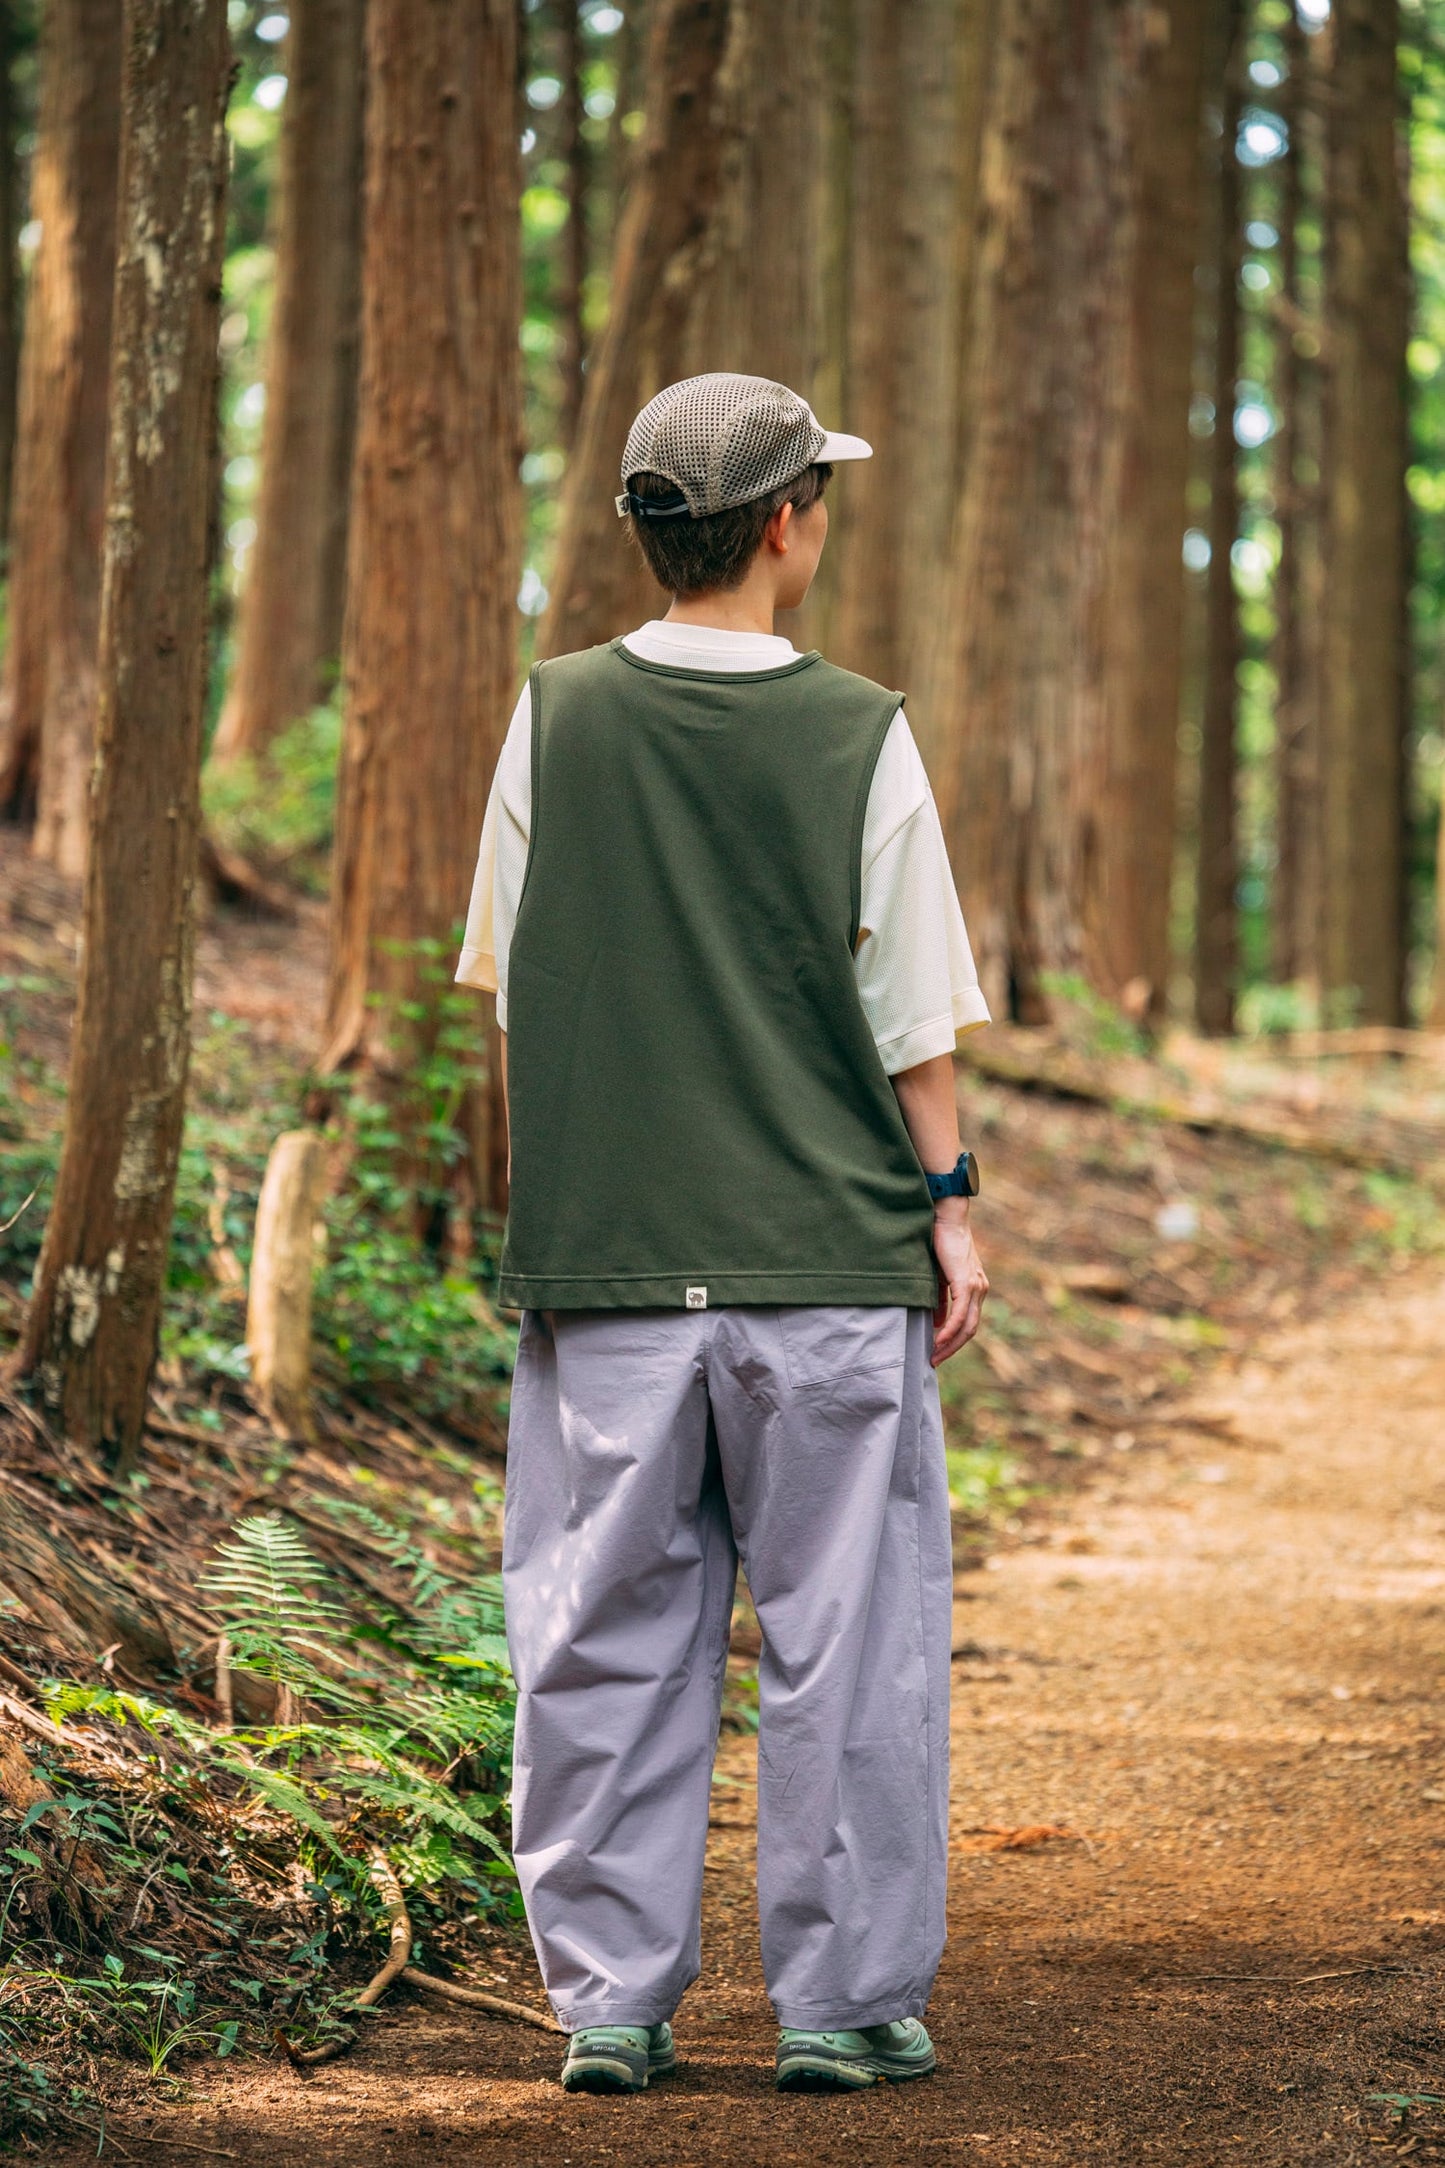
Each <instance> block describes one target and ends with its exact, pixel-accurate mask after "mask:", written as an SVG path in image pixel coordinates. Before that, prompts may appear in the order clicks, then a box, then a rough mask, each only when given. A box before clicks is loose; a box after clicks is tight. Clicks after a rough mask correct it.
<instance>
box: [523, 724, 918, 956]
mask: <svg viewBox="0 0 1445 2168" xmlns="http://www.w3.org/2000/svg"><path fill="white" fill-rule="evenodd" d="M904 697H905V696H904V695H903V694H902V693H889V695H888V698H889V699H890V700H891V701H892V702H893V705H892V707H891V708H890V709H889V710H888V713H887V714H886V715H885V716H884V718H883V721H882V722H881V723H880V724H879V726H878V728H877V730H875V732H874V734H873V743H872V744H871V746H870V747H869V749H868V758H867V759H866V760H865V761H864V763H863V775H862V779H861V780H860V782H859V785H858V802H857V804H856V805H855V806H854V808H853V838H852V850H851V857H850V860H849V867H848V881H849V895H850V897H851V904H852V909H851V917H850V921H849V926H848V948H849V952H850V953H851V954H852V955H855V956H856V955H857V953H858V931H859V927H860V925H861V923H862V918H863V830H864V828H865V826H866V825H867V821H868V798H869V794H870V792H871V791H872V789H873V776H874V773H875V771H876V769H877V766H878V762H879V759H880V757H881V755H882V752H883V747H884V744H885V742H886V740H887V737H888V733H889V731H890V730H891V729H892V728H893V725H894V723H895V722H896V721H897V720H898V717H899V716H900V715H901V714H902V713H903V702H904ZM536 728H537V711H536V708H535V707H534V708H533V710H532V729H533V731H534V733H535V731H536ZM535 742H536V740H535V737H534V739H533V743H534V744H535ZM536 829H537V817H536V801H535V799H534V800H533V810H532V832H533V834H534V835H535V833H536Z"/></svg>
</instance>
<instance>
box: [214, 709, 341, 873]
mask: <svg viewBox="0 0 1445 2168" xmlns="http://www.w3.org/2000/svg"><path fill="white" fill-rule="evenodd" d="M340 752H341V699H340V693H339V691H338V692H337V693H335V694H333V696H332V698H331V699H330V700H328V701H326V702H325V703H324V704H323V705H322V706H320V707H316V708H313V709H312V711H311V713H310V714H309V715H303V716H301V717H300V718H299V720H298V721H296V722H294V723H292V724H291V725H290V727H289V728H288V729H286V730H283V731H282V732H281V734H280V736H279V737H277V738H276V739H275V740H274V742H273V743H272V744H271V745H270V746H269V747H268V749H267V751H266V753H265V754H264V755H262V756H256V755H253V754H249V753H247V754H243V755H241V757H240V758H239V759H237V760H234V761H231V762H228V763H227V764H226V765H225V766H221V765H219V764H218V763H217V762H215V761H208V762H207V764H206V766H205V768H204V770H203V771H202V778H201V798H202V804H203V807H204V810H205V815H206V819H207V822H208V823H209V826H210V829H211V833H212V834H213V835H214V836H216V837H217V838H218V840H219V841H220V842H222V843H224V844H227V845H229V846H230V848H231V849H233V850H237V851H239V852H240V853H241V854H242V856H243V857H246V858H248V859H250V860H251V861H252V862H253V863H254V864H256V865H259V866H261V867H262V868H264V869H265V871H267V872H268V873H271V874H275V875H280V876H283V877H284V878H285V879H286V880H288V881H292V882H295V883H296V884H297V885H298V886H299V887H301V888H304V889H305V890H307V891H308V893H310V894H311V895H316V896H319V895H323V894H324V893H325V889H326V882H327V876H328V872H329V858H330V851H331V841H332V836H333V834H334V831H335V826H336V765H337V760H338V758H339V756H340Z"/></svg>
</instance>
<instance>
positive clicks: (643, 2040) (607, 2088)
mask: <svg viewBox="0 0 1445 2168" xmlns="http://www.w3.org/2000/svg"><path fill="white" fill-rule="evenodd" d="M676 2066H677V2051H676V2049H675V2048H674V2047H673V2044H672V2027H671V2026H670V2025H588V2026H586V2027H585V2028H584V2030H583V2031H581V2032H574V2033H573V2035H572V2037H571V2039H570V2040H569V2041H568V2042H567V2054H566V2058H565V2060H564V2061H563V2064H562V2083H563V2085H564V2086H565V2087H566V2089H567V2091H568V2092H569V2093H641V2092H645V2091H646V2089H647V2082H648V2080H649V2078H665V2077H667V2076H668V2074H669V2073H670V2072H671V2071H672V2070H674V2069H675V2068H676Z"/></svg>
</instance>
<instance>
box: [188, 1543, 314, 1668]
mask: <svg viewBox="0 0 1445 2168" xmlns="http://www.w3.org/2000/svg"><path fill="white" fill-rule="evenodd" d="M201 1585H202V1587H203V1588H204V1589H205V1590H206V1592H207V1594H208V1595H210V1596H211V1597H213V1598H214V1599H215V1601H216V1603H217V1605H218V1607H219V1608H220V1609H221V1611H222V1613H223V1615H224V1617H225V1619H226V1628H227V1632H228V1633H229V1634H230V1636H231V1639H232V1641H233V1643H234V1642H235V1641H236V1639H237V1637H238V1635H240V1634H249V1635H250V1636H251V1637H252V1638H253V1639H254V1640H255V1641H256V1642H257V1643H258V1644H261V1643H264V1644H267V1645H272V1646H276V1647H285V1645H286V1644H287V1643H289V1642H293V1641H295V1640H296V1639H297V1638H298V1637H300V1636H308V1637H309V1638H311V1639H312V1640H314V1641H318V1642H320V1643H321V1644H322V1646H323V1647H325V1648H331V1647H332V1646H334V1645H335V1642H336V1640H337V1637H338V1628H339V1626H340V1623H341V1621H342V1620H343V1619H344V1618H345V1616H346V1614H345V1612H344V1610H343V1608H342V1606H341V1605H340V1604H339V1603H337V1602H336V1601H335V1599H334V1598H333V1597H332V1596H330V1595H328V1594H327V1593H326V1588H325V1579H324V1575H323V1573H322V1569H321V1567H320V1565H319V1564H318V1562H317V1560H316V1559H315V1558H313V1557H312V1555H311V1552H310V1551H309V1550H308V1549H307V1547H306V1545H305V1544H304V1543H303V1542H302V1540H301V1538H300V1536H298V1535H297V1533H296V1531H295V1529H294V1528H292V1527H290V1526H289V1525H288V1524H287V1523H286V1522H285V1521H283V1520H282V1519H281V1518H280V1517H279V1515H277V1514H274V1513H258V1514H253V1515H252V1516H251V1517H250V1519H248V1520H244V1521H240V1522H238V1523H237V1526H236V1532H235V1535H234V1536H233V1537H232V1539H231V1541H230V1542H229V1543H223V1544H221V1545H220V1547H219V1548H218V1550H217V1553H216V1562H215V1564H214V1565H213V1566H212V1568H211V1570H210V1572H209V1573H208V1574H206V1576H205V1577H204V1579H203V1581H202V1584H201Z"/></svg>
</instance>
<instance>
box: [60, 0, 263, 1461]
mask: <svg viewBox="0 0 1445 2168" xmlns="http://www.w3.org/2000/svg"><path fill="white" fill-rule="evenodd" d="M124 47H125V50H124V70H123V88H122V130H121V164H120V190H119V196H120V201H119V220H118V226H117V261H116V283H115V307H114V322H115V345H114V355H113V365H112V372H111V403H110V414H111V430H110V448H109V458H108V463H107V489H106V526H105V550H104V592H103V599H102V605H101V627H100V669H99V679H100V699H99V709H98V716H97V727H96V748H95V773H94V779H93V783H92V787H91V795H90V848H89V854H88V863H87V868H86V883H85V906H84V922H83V923H84V942H83V948H82V957H81V967H80V981H79V990H78V997H77V1006H76V1017H75V1030H74V1039H73V1050H72V1055H71V1066H70V1086H69V1095H68V1112H67V1120H66V1130H65V1142H64V1146H63V1149H62V1153H61V1160H60V1167H59V1171H58V1174H57V1177H56V1187H55V1201H54V1204H53V1205H52V1207H51V1212H50V1218H49V1221H48V1222H47V1225H46V1230H45V1239H44V1243H43V1245H42V1249H41V1255H40V1261H39V1264H38V1266H37V1269H36V1278H35V1294H34V1297H33V1299H32V1302H31V1305H30V1309H29V1313H28V1315H27V1318H26V1323H25V1333H24V1338H23V1342H22V1348H21V1355H20V1367H21V1369H22V1371H23V1372H25V1373H30V1374H34V1375H36V1376H37V1377H38V1380H39V1384H40V1387H41V1391H42V1394H43V1397H44V1400H45V1402H46V1404H47V1406H48V1407H49V1408H50V1409H52V1410H53V1411H54V1412H55V1414H56V1416H57V1417H58V1420H59V1422H60V1424H61V1425H62V1426H63V1428H64V1431H65V1433H66V1434H67V1435H68V1436H70V1437H72V1438H75V1439H77V1440H79V1441H81V1442H82V1443H84V1444H86V1445H89V1446H93V1447H95V1446H99V1447H106V1448H109V1449H111V1450H112V1451H114V1453H115V1454H116V1455H117V1456H118V1458H119V1460H120V1462H121V1464H122V1465H125V1464H126V1463H127V1462H128V1461H129V1460H130V1458H131V1457H132V1456H133V1455H134V1453H135V1451H136V1449H137V1447H138V1444H139V1441H140V1435H141V1426H142V1423H143V1420H144V1416H145V1401H146V1391H147V1387H148V1385H149V1381H150V1374H151V1368H152V1365H153V1362H154V1359H155V1351H156V1337H157V1326H158V1321H159V1316H160V1305H161V1292H162V1286H163V1282H164V1278H165V1264H166V1251H167V1247H168V1244H169V1240H170V1229H171V1211H172V1205H173V1201H174V1194H175V1175H176V1161H177V1157H178V1154H179V1149H180V1140H181V1121H182V1115H183V1111H184V1101H185V1088H186V1072H187V1066H188V1062H189V1057H190V1008H191V981H192V953H193V945H194V928H195V887H196V839H197V835H198V832H199V827H200V747H201V717H202V702H203V695H204V687H205V664H206V653H205V647H206V622H207V563H206V557H207V541H208V534H209V530H210V519H211V504H212V486H213V477H214V459H215V419H216V404H215V385H216V336H217V316H218V309H219V302H220V288H221V261H222V252H223V247H224V238H225V218H224V204H225V182H226V167H227V144H226V134H225V105H226V95H227V89H228V84H229V50H228V40H227V35H226V4H225V0H127V6H126V13H125V34H124Z"/></svg>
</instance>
